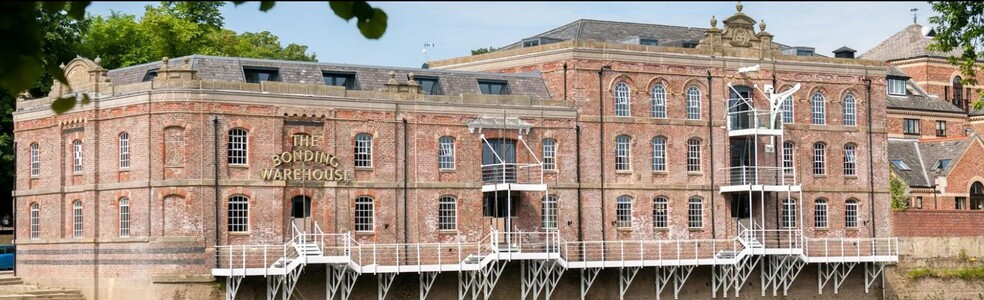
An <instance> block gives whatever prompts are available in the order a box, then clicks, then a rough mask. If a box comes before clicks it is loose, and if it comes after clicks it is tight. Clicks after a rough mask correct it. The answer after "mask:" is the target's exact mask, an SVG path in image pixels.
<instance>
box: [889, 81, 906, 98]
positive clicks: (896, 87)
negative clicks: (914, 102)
mask: <svg viewBox="0 0 984 300" xmlns="http://www.w3.org/2000/svg"><path fill="white" fill-rule="evenodd" d="M888 94H889V95H892V96H905V80H903V79H896V78H889V79H888Z"/></svg>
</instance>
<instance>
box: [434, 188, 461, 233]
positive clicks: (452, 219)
mask: <svg viewBox="0 0 984 300" xmlns="http://www.w3.org/2000/svg"><path fill="white" fill-rule="evenodd" d="M438 206H439V207H438V209H437V227H438V230H457V229H458V200H457V199H455V198H454V197H452V196H444V197H441V199H440V200H439V201H438Z"/></svg>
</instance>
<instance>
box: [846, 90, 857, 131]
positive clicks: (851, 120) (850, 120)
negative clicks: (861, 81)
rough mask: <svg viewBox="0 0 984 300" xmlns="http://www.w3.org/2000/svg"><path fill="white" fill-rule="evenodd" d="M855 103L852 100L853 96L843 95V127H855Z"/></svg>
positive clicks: (849, 94)
mask: <svg viewBox="0 0 984 300" xmlns="http://www.w3.org/2000/svg"><path fill="white" fill-rule="evenodd" d="M857 113H858V108H857V103H856V101H855V99H854V94H851V93H848V94H847V95H844V125H847V126H856V125H857Z"/></svg>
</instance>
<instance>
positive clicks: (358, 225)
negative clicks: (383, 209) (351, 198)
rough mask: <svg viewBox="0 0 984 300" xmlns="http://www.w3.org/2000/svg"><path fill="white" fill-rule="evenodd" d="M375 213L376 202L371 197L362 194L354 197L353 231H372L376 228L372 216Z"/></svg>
mask: <svg viewBox="0 0 984 300" xmlns="http://www.w3.org/2000/svg"><path fill="white" fill-rule="evenodd" d="M375 215H376V204H375V203H374V202H373V200H372V198H370V197H367V196H362V197H358V198H355V231H358V232H373V231H374V230H375V228H376V226H375V223H373V217H374V216H375Z"/></svg>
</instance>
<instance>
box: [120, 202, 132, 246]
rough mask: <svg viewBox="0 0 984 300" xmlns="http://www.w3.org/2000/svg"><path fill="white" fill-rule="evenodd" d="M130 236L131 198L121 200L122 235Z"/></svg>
mask: <svg viewBox="0 0 984 300" xmlns="http://www.w3.org/2000/svg"><path fill="white" fill-rule="evenodd" d="M129 236H130V200H128V199H125V198H124V199H121V200H120V237H129Z"/></svg>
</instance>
